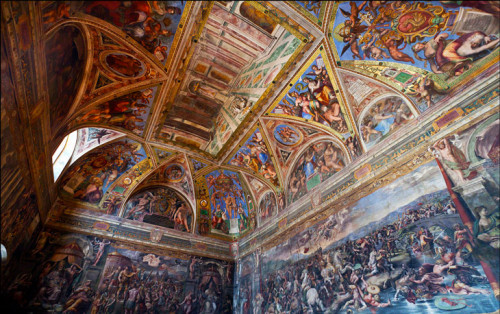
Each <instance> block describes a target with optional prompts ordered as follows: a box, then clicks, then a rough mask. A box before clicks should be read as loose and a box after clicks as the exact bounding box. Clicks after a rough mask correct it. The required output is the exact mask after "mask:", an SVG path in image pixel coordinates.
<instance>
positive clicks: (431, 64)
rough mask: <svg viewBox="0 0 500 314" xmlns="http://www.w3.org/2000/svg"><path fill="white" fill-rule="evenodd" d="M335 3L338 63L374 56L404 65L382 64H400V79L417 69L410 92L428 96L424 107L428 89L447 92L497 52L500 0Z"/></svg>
mask: <svg viewBox="0 0 500 314" xmlns="http://www.w3.org/2000/svg"><path fill="white" fill-rule="evenodd" d="M336 8H338V9H337V10H336V12H337V13H336V15H335V19H334V20H333V22H332V23H331V25H330V27H331V29H330V31H331V40H332V41H333V44H334V46H335V47H336V54H337V57H338V58H337V60H341V61H339V65H340V64H342V66H344V65H347V64H351V63H353V62H352V61H356V63H358V66H357V67H358V69H361V68H362V67H370V66H372V65H378V64H377V62H374V61H384V63H385V62H396V63H399V64H401V65H402V67H401V66H397V67H396V66H393V65H388V64H384V65H383V67H385V68H386V71H390V70H391V68H398V69H400V70H402V71H399V73H397V78H396V80H398V81H407V80H408V79H409V78H411V76H412V72H415V71H417V72H418V73H420V74H422V77H420V78H419V79H418V82H417V81H416V80H412V81H413V82H412V85H413V87H412V88H413V90H412V91H409V94H413V95H414V96H416V97H417V98H427V107H429V105H431V104H432V103H433V102H434V101H431V100H430V98H432V94H436V93H438V94H439V93H447V92H448V91H447V90H449V88H450V87H453V86H456V85H457V84H459V83H460V82H461V81H464V80H470V79H471V75H472V74H473V73H474V72H475V71H478V70H479V69H481V68H484V67H487V66H488V64H490V63H491V62H494V61H493V60H494V59H495V58H497V57H498V43H499V32H498V17H497V16H498V11H499V5H498V3H496V2H495V1H484V2H476V1H465V2H463V4H461V5H459V4H458V3H455V2H451V1H426V2H424V1H389V2H377V1H348V2H347V1H346V2H342V3H339V4H338V5H337V6H336ZM479 21H481V22H479ZM361 65H362V66H361ZM348 66H349V65H348ZM362 72H371V70H370V69H368V68H365V69H364V70H362ZM405 72H406V73H405ZM422 109H424V110H425V109H426V107H425V106H424V107H422Z"/></svg>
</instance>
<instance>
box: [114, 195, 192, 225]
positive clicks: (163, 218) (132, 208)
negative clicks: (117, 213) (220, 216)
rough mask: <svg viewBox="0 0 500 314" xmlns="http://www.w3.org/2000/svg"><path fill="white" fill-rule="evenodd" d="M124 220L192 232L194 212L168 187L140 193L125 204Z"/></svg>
mask: <svg viewBox="0 0 500 314" xmlns="http://www.w3.org/2000/svg"><path fill="white" fill-rule="evenodd" d="M123 217H124V218H127V219H132V220H137V221H142V222H146V223H149V224H153V225H157V226H161V227H166V228H172V229H175V230H179V231H184V232H191V230H192V223H193V220H194V219H193V210H192V209H191V206H190V205H189V203H188V202H186V201H185V200H184V199H183V197H182V196H181V195H180V194H179V193H178V192H176V191H175V190H174V189H171V188H168V187H155V188H150V189H147V190H143V191H140V192H139V193H137V194H135V195H134V196H132V197H131V198H130V199H129V200H128V201H127V203H126V204H125V212H124V214H123Z"/></svg>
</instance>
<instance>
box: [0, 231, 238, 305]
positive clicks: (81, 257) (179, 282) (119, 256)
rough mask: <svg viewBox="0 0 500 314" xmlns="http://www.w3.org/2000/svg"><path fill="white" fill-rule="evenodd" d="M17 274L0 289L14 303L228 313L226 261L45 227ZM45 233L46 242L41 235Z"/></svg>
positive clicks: (229, 297) (230, 265)
mask: <svg viewBox="0 0 500 314" xmlns="http://www.w3.org/2000/svg"><path fill="white" fill-rule="evenodd" d="M43 233H44V235H43V237H40V238H39V240H38V243H37V246H36V247H35V251H34V252H35V253H34V254H33V255H31V256H29V255H26V256H25V258H24V260H23V262H22V264H21V266H24V267H23V268H21V269H22V271H20V272H19V274H18V277H17V278H16V280H15V281H14V282H13V283H12V284H11V285H10V287H9V289H8V291H3V292H2V294H4V296H6V297H11V298H12V299H11V301H12V300H13V302H14V303H15V305H12V306H13V308H12V310H14V309H15V310H18V311H23V312H25V311H33V312H40V311H43V312H45V311H47V312H48V311H59V312H64V313H141V312H144V313H146V312H150V313H167V312H169V313H172V312H173V313H202V312H204V311H205V312H206V311H209V312H211V313H226V312H230V311H231V300H232V289H233V272H234V265H233V263H231V262H226V261H221V260H215V259H209V258H204V257H197V256H190V255H182V256H179V257H171V256H166V255H158V254H155V253H151V252H141V251H135V250H130V249H127V248H124V247H123V246H121V245H120V244H117V243H115V242H113V241H110V240H108V239H101V238H97V237H93V236H84V235H80V234H75V233H69V234H65V233H59V232H56V231H53V230H49V229H46V230H44V232H43ZM47 240H49V241H47Z"/></svg>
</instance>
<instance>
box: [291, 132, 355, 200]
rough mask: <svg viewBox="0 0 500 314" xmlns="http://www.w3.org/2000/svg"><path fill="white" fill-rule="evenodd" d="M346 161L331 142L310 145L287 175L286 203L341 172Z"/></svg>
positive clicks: (336, 146) (343, 155) (343, 154)
mask: <svg viewBox="0 0 500 314" xmlns="http://www.w3.org/2000/svg"><path fill="white" fill-rule="evenodd" d="M347 163H348V159H347V157H346V156H345V153H344V152H343V151H342V150H341V149H340V148H339V147H338V145H337V144H334V143H333V142H331V141H319V142H316V143H314V144H312V145H311V146H310V147H309V148H307V149H306V150H305V151H304V152H303V153H302V154H301V155H300V157H298V159H297V162H296V164H295V166H294V167H293V168H291V169H292V170H291V172H290V175H289V181H288V182H289V183H288V203H289V204H291V203H293V202H295V201H296V200H298V199H299V198H301V197H302V196H303V195H305V194H307V192H308V191H310V190H311V189H312V188H314V187H315V186H317V185H319V184H320V183H321V182H324V181H325V180H326V179H328V178H330V177H331V176H332V175H334V174H335V173H337V172H339V171H340V170H342V169H343V168H344V167H345V166H346V164H347Z"/></svg>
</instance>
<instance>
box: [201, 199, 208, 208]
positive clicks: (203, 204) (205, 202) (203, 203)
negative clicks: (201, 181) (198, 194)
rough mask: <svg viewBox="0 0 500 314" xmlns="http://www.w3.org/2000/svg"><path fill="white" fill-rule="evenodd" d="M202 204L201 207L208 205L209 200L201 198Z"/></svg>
mask: <svg viewBox="0 0 500 314" xmlns="http://www.w3.org/2000/svg"><path fill="white" fill-rule="evenodd" d="M200 205H201V207H207V205H208V202H207V200H201V201H200Z"/></svg>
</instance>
